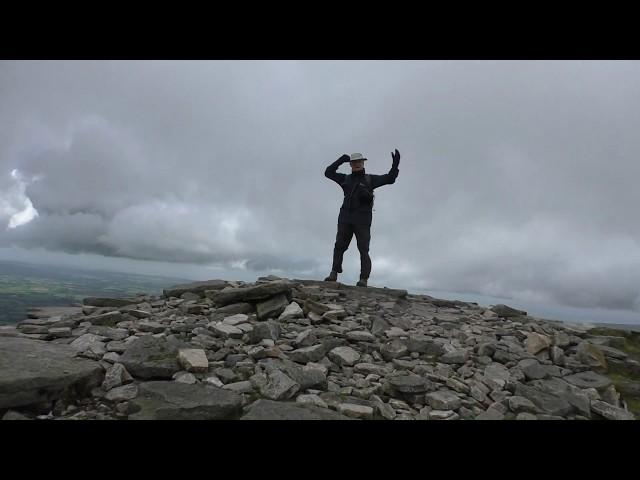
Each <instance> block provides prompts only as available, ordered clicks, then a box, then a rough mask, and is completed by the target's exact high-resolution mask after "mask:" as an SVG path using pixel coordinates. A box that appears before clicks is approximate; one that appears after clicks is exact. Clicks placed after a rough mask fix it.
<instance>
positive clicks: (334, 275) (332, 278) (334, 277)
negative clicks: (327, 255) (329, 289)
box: [324, 270, 338, 282]
mask: <svg viewBox="0 0 640 480" xmlns="http://www.w3.org/2000/svg"><path fill="white" fill-rule="evenodd" d="M324 281H325V282H337V281H338V272H336V271H335V270H331V273H330V274H329V276H328V277H327V278H325V279H324Z"/></svg>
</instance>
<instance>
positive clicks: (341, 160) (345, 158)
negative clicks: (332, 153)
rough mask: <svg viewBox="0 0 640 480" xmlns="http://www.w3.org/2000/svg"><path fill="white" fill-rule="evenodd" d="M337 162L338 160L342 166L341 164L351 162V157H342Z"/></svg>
mask: <svg viewBox="0 0 640 480" xmlns="http://www.w3.org/2000/svg"><path fill="white" fill-rule="evenodd" d="M338 160H340V164H341V165H342V164H343V163H347V162H348V161H349V160H351V157H350V156H349V155H346V154H345V155H342V156H341V157H340V158H339V159H338Z"/></svg>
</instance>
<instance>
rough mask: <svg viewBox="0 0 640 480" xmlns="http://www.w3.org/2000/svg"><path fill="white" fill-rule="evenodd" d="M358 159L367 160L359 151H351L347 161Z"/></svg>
mask: <svg viewBox="0 0 640 480" xmlns="http://www.w3.org/2000/svg"><path fill="white" fill-rule="evenodd" d="M358 160H362V161H363V162H366V161H367V159H366V158H364V157H363V156H362V154H361V153H352V154H351V157H350V158H349V161H350V162H357V161H358Z"/></svg>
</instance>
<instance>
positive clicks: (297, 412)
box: [240, 399, 351, 420]
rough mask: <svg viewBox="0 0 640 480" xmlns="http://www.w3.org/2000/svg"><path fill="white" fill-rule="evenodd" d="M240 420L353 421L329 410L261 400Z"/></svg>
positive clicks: (313, 406)
mask: <svg viewBox="0 0 640 480" xmlns="http://www.w3.org/2000/svg"><path fill="white" fill-rule="evenodd" d="M240 420H351V419H350V418H349V417H347V416H345V415H342V414H340V413H337V412H334V411H332V410H329V409H327V408H321V407H317V406H315V405H305V404H299V403H293V402H276V401H273V400H264V399H260V400H258V401H257V402H255V403H254V404H253V405H252V406H251V407H250V409H249V412H248V413H247V414H246V415H244V416H243V417H242V418H241V419H240Z"/></svg>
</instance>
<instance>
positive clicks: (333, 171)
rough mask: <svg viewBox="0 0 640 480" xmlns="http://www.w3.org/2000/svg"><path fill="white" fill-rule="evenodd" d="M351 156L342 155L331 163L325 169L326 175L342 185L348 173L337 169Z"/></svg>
mask: <svg viewBox="0 0 640 480" xmlns="http://www.w3.org/2000/svg"><path fill="white" fill-rule="evenodd" d="M349 158H350V157H349V155H342V156H341V157H340V158H339V159H337V160H336V161H335V162H333V163H332V164H331V165H329V166H328V167H327V168H326V169H325V171H324V176H325V177H327V178H330V179H331V180H333V181H334V182H336V183H337V184H338V185H341V184H342V182H344V179H345V177H346V175H345V174H344V173H338V171H337V170H338V167H339V166H340V165H342V164H343V163H346V162H348V161H349Z"/></svg>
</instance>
